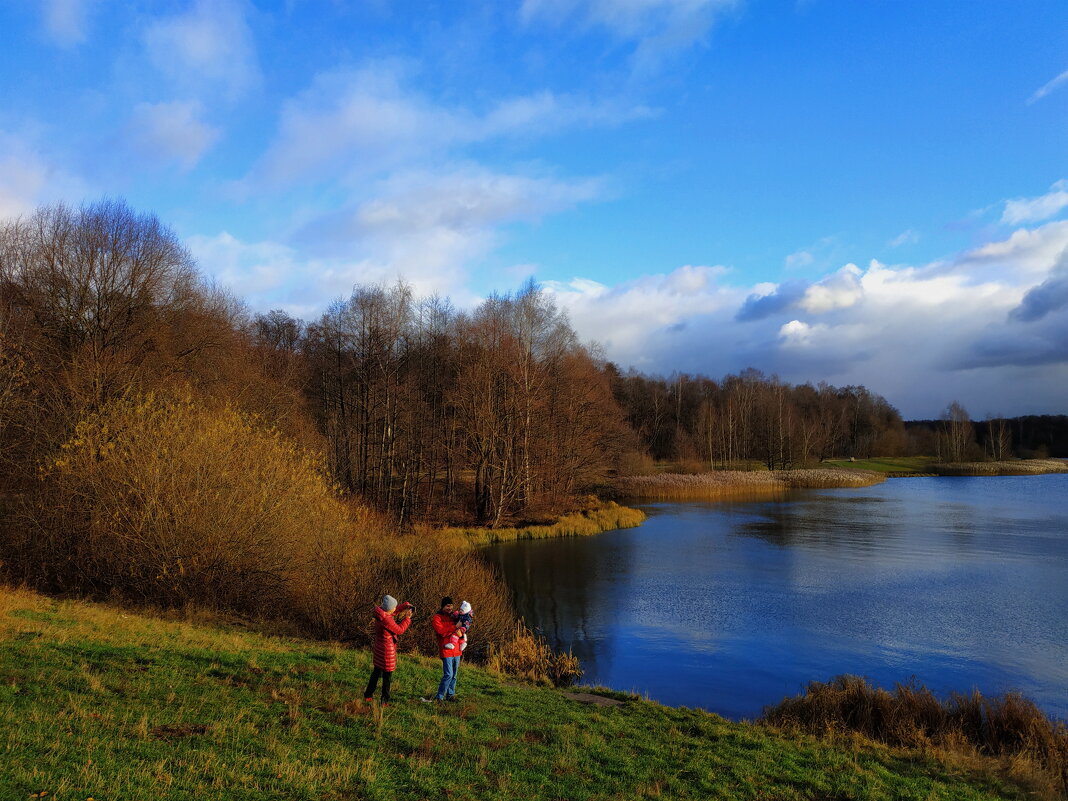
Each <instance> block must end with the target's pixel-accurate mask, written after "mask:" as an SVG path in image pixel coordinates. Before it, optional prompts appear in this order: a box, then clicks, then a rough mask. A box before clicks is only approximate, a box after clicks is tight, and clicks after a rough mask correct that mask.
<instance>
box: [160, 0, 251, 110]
mask: <svg viewBox="0 0 1068 801" xmlns="http://www.w3.org/2000/svg"><path fill="white" fill-rule="evenodd" d="M245 11H246V6H245V5H244V3H243V2H241V0H196V2H195V3H194V4H193V6H192V7H191V8H190V9H189V11H188V12H186V13H183V14H178V15H176V16H172V17H167V18H164V19H160V20H156V21H155V22H153V23H151V24H150V25H149V26H148V28H147V29H146V30H145V34H144V43H145V47H146V49H147V51H148V56H149V59H150V60H151V61H152V63H153V64H154V65H155V66H156V68H157V69H159V71H160V72H162V73H163V74H164V75H166V76H167V77H168V78H170V79H171V80H172V81H173V82H174V83H176V84H177V85H178V86H180V87H182V88H185V89H193V90H197V91H205V90H208V91H216V92H218V93H220V94H222V95H224V96H228V97H236V96H238V95H240V94H242V93H244V92H246V91H247V90H249V89H250V88H252V87H254V86H256V85H257V84H258V83H259V82H260V80H261V76H260V68H259V60H258V58H257V55H256V47H255V43H254V41H253V36H252V30H251V29H250V28H249V25H248V21H247V19H246V18H245Z"/></svg>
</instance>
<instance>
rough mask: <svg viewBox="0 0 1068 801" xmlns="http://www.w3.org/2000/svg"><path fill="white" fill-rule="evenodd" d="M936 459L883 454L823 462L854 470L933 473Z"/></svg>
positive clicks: (903, 473)
mask: <svg viewBox="0 0 1068 801" xmlns="http://www.w3.org/2000/svg"><path fill="white" fill-rule="evenodd" d="M934 462H935V460H934V459H933V458H931V457H930V456H881V457H873V458H871V459H857V461H855V462H851V461H849V460H848V459H835V460H833V461H832V460H828V461H826V462H823V464H825V465H832V466H834V467H851V468H853V469H854V470H874V471H876V472H879V473H899V474H902V475H906V474H908V473H932V472H933V471H932V469H931V466H932V465H933V464H934Z"/></svg>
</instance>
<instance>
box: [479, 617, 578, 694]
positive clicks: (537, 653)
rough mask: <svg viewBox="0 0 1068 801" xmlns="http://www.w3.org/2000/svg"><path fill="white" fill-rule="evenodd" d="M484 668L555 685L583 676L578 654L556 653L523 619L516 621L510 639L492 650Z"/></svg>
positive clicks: (570, 682) (573, 680)
mask: <svg viewBox="0 0 1068 801" xmlns="http://www.w3.org/2000/svg"><path fill="white" fill-rule="evenodd" d="M487 667H488V668H489V669H490V670H491V671H494V672H496V673H503V674H506V675H509V676H518V677H520V678H524V679H528V680H529V681H532V682H534V683H536V684H545V685H548V684H552V685H553V686H555V687H567V686H569V685H571V684H574V683H575V682H576V681H578V679H579V678H581V677H582V666H581V665H580V664H579V660H578V657H577V656H575V655H574V654H572V653H571V652H570V651H569V652H567V653H555V652H554V651H553V650H552V649H551V648H550V647H549V646H548V645H547V644H546V642H545V640H544V639H542V638H541V637H538V636H537V635H535V634H534V633H533V632H531V631H530V629H528V628H527V627H526V626H525V625H524V624H523V623H522V622H520V623H517V624H516V627H515V630H514V633H513V636H512V639H511V640H510V641H508V642H506V643H505V644H504V645H502V646H501V647H499V648H494V649H492V650H491V652H490V657H489V660H488V662H487Z"/></svg>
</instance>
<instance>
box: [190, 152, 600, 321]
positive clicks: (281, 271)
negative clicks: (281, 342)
mask: <svg viewBox="0 0 1068 801" xmlns="http://www.w3.org/2000/svg"><path fill="white" fill-rule="evenodd" d="M599 192H600V183H599V182H598V181H596V180H580V181H561V180H556V179H553V178H548V177H542V176H530V175H518V174H503V173H495V172H492V171H489V170H486V169H484V168H481V167H478V166H473V165H454V166H452V167H451V168H449V169H447V170H445V171H443V172H441V173H430V172H423V171H410V172H406V173H402V174H398V175H394V176H392V177H390V178H389V179H387V180H384V181H382V182H380V183H379V184H377V185H376V187H375V192H374V193H373V195H372V196H371V197H369V198H366V199H364V200H361V201H358V202H356V203H354V204H352V205H351V206H349V207H348V208H346V209H343V210H341V211H337V212H332V213H329V214H325V215H321V216H318V217H316V218H314V219H312V220H310V221H308V222H307V223H305V224H304V226H303V227H302V228H301V229H300V230H299V231H298V232H297V233H296V234H295V235H294V237H293V241H292V242H291V243H290V244H288V245H282V244H280V243H276V242H261V243H253V244H245V243H241V242H239V241H237V240H235V239H233V237H230V236H229V235H227V234H221V235H219V236H217V237H214V238H210V239H205V238H201V239H194V240H191V245H190V246H191V248H192V249H193V251H194V253H195V254H196V255H197V256H198V258H199V259H200V260H201V261H202V263H203V264H204V266H205V268H206V269H208V270H209V271H210V272H211V273H212V274H213V275H214V276H216V277H217V278H218V279H219V280H220V281H222V282H224V283H225V284H227V285H228V286H230V287H232V288H233V289H234V290H235V291H236V292H237V293H238V294H240V295H242V296H246V297H249V299H250V303H252V305H253V306H254V307H256V308H267V307H271V306H277V305H279V304H283V305H287V306H289V305H293V304H296V305H297V306H298V307H299V308H301V309H307V308H311V309H315V308H318V309H319V310H321V308H322V306H323V304H324V303H326V302H329V300H330V299H331V298H334V297H337V296H339V295H348V294H349V293H350V292H351V291H352V287H353V285H354V284H356V283H378V282H382V281H386V282H391V281H394V280H396V279H398V278H403V279H404V280H405V281H407V282H409V283H410V284H411V285H412V286H413V288H414V289H415V291H416V292H417V293H418V294H422V295H429V294H433V293H440V294H447V295H450V296H452V298H453V300H454V301H456V302H458V303H459V304H460V305H466V304H468V303H470V302H473V301H474V299H475V297H474V295H473V294H472V293H471V291H470V289H469V288H468V285H469V283H470V277H471V271H472V269H474V268H475V267H476V266H477V265H478V264H479V263H480V262H481V260H482V259H483V258H484V257H485V256H486V255H487V254H489V253H490V252H491V251H492V250H493V249H494V248H495V247H496V246H497V245H498V244H499V243H500V241H501V238H502V236H503V235H504V234H503V230H504V229H505V228H506V227H507V226H509V225H513V224H517V223H522V222H533V221H537V220H538V219H540V218H541V217H543V216H545V215H547V214H553V213H557V212H560V211H563V210H565V209H568V208H571V207H573V206H574V205H576V204H579V203H584V202H588V201H590V200H594V199H596V198H597V197H598V195H599ZM513 272H515V273H516V274H518V272H522V273H523V275H529V274H530V273H531V268H530V266H529V265H519V266H517V267H516V268H514V270H513ZM295 275H299V276H300V277H299V281H298V280H295V279H294V278H293V276H295Z"/></svg>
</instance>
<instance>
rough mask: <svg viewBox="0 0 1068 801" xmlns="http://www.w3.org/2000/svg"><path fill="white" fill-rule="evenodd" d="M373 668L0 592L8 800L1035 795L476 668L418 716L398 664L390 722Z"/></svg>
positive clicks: (412, 664)
mask: <svg viewBox="0 0 1068 801" xmlns="http://www.w3.org/2000/svg"><path fill="white" fill-rule="evenodd" d="M419 625H426V621H425V617H424V619H423V620H422V621H421V622H420V623H419ZM475 631H477V628H476V630H475ZM369 663H370V657H369V654H368V653H366V652H363V651H356V650H351V649H348V648H343V647H340V646H338V645H330V644H324V643H314V642H306V641H301V640H295V639H286V638H280V637H267V636H263V635H260V634H256V633H252V632H249V631H247V630H243V629H242V628H240V627H237V626H232V625H231V626H210V625H197V624H194V623H188V622H168V621H163V620H158V619H155V618H152V617H148V616H142V615H137V614H133V613H129V612H123V611H121V610H118V609H115V608H111V607H106V606H101V605H95V604H89V603H82V602H77V601H54V600H51V599H48V598H45V597H42V596H40V595H36V594H33V593H29V592H24V591H17V590H8V589H4V588H2V587H0V764H2V765H3V769H2V770H0V798H2V799H5V801H6V799H26V798H47V799H49V801H51V799H53V798H55V799H58V801H68V800H71V801H73V799H78V801H86V799H88V798H93V799H96V800H97V801H105V800H106V799H150V798H165V799H205V798H219V799H226V801H233V800H234V799H237V800H239V801H240V800H247V801H252V800H253V799H287V801H293V800H294V799H307V801H311V799H316V800H317V801H323V800H324V799H325V800H327V801H331V800H332V801H342V799H346V800H352V801H378V800H381V801H406V800H407V799H412V800H413V801H417V800H418V799H439V798H440V799H444V798H449V799H454V800H457V801H459V800H462V799H470V800H471V801H475V800H476V799H477V800H478V801H494V800H496V799H499V800H500V801H504V800H505V799H509V800H510V799H524V800H525V801H535V799H568V801H594V800H595V799H596V800H597V801H607V800H608V799H641V798H658V799H710V798H720V799H754V801H755V799H786V800H789V799H793V800H794V801H803V800H806V801H807V800H814V799H840V800H843V801H844V799H873V800H874V799H915V800H916V801H936V800H937V799H947V800H948V799H954V801H958V800H959V801H969V800H971V799H974V800H975V801H979V800H980V799H983V800H986V799H990V800H992V799H998V798H1009V799H1024V798H1028V797H1030V796H1028V795H1027V794H1025V793H1024V792H1023V791H1022V790H1019V789H1017V788H1016V787H1015V786H1014V785H1010V784H1007V783H1005V782H1003V781H1002V780H1000V779H998V778H996V777H994V776H993V775H992V774H984V773H981V772H979V771H978V769H970V768H965V767H962V766H959V765H958V766H955V767H947V766H946V765H945V764H943V763H942V762H940V761H938V760H937V759H936V758H934V756H932V755H931V754H925V753H921V752H918V751H903V750H895V749H891V748H888V747H884V746H878V745H875V744H873V743H869V742H867V741H862V740H859V739H856V738H852V739H841V740H837V741H833V742H831V741H824V740H818V739H816V738H814V737H812V736H809V735H803V734H785V733H781V732H779V731H777V730H775V729H769V728H765V727H762V726H756V725H751V724H746V723H731V722H729V721H726V720H724V719H722V718H720V717H717V716H715V715H710V714H707V713H704V712H701V711H698V710H690V709H674V708H670V707H664V706H660V705H658V704H655V703H652V702H649V701H644V700H642V699H640V698H637V697H635V696H630V695H624V694H620V693H608V695H613V696H614V697H615V698H616V699H617V700H621V701H622V702H623V703H622V704H621V705H619V706H615V707H607V708H605V707H599V706H588V705H584V704H580V703H577V702H575V701H573V700H569V699H568V698H567V697H565V696H564V694H563V693H562V692H560V691H558V690H554V689H551V688H547V687H533V686H528V685H522V684H517V683H516V682H515V681H513V680H508V679H504V678H502V677H499V676H496V675H494V674H491V673H489V672H486V671H484V670H480V669H477V668H473V667H472V666H469V665H466V666H464V667H463V668H462V669H461V673H460V684H459V688H458V689H459V694H460V695H461V698H462V700H461V701H460V702H458V703H455V704H449V705H446V706H444V707H439V706H437V705H430V704H423V703H421V702H420V701H419V696H420V695H422V694H428V693H431V692H432V691H433V689H434V687H435V686H436V684H437V679H438V677H439V675H440V663H439V662H438V661H437V660H434V659H425V658H419V657H413V656H410V655H405V654H402V655H401V657H400V665H399V667H398V670H397V672H396V675H395V677H394V687H395V691H396V696H397V697H396V699H395V703H394V704H392V705H391V706H390V707H389V708H387V709H383V708H382V707H380V706H379V705H378V704H377V703H376V704H371V705H369V704H366V703H364V701H363V700H362V698H361V695H362V693H361V690H362V686H363V683H364V681H365V680H366V678H367V674H368V671H369V667H370V665H369Z"/></svg>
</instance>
